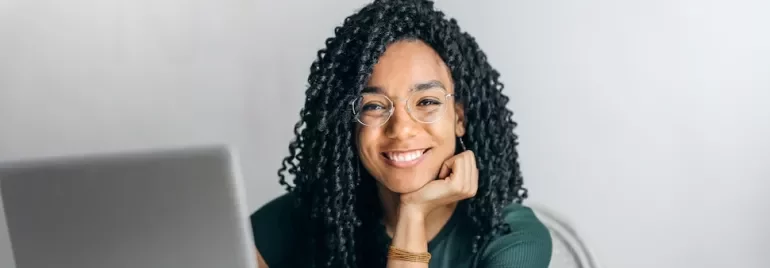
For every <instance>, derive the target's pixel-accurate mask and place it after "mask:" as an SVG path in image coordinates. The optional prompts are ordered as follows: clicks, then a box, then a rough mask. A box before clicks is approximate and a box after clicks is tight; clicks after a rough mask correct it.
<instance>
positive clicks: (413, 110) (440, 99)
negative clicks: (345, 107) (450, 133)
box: [350, 88, 454, 127]
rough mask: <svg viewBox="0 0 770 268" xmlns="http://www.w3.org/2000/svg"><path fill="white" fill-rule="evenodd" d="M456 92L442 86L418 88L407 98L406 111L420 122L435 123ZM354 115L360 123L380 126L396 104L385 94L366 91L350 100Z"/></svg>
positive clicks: (388, 117)
mask: <svg viewBox="0 0 770 268" xmlns="http://www.w3.org/2000/svg"><path fill="white" fill-rule="evenodd" d="M452 97H454V94H449V93H447V92H446V90H444V89H441V88H431V89H424V90H417V91H414V92H412V93H410V94H409V97H407V99H406V111H407V113H409V116H411V117H412V118H413V119H414V120H416V121H417V122H420V123H425V124H431V123H435V122H436V121H438V120H439V119H441V117H442V116H443V115H444V111H445V110H446V106H447V105H446V104H447V102H449V99H450V98H452ZM350 107H351V109H352V110H353V115H354V117H355V119H356V121H358V122H359V123H361V124H362V125H365V126H370V127H379V126H382V125H384V124H385V123H387V122H388V119H390V117H391V116H392V115H393V111H394V110H395V105H394V104H393V101H392V100H391V99H390V98H388V97H387V96H385V95H382V94H378V93H364V94H361V96H359V97H357V98H356V99H354V100H353V101H351V102H350Z"/></svg>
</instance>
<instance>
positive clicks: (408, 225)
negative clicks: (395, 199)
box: [388, 151, 479, 268]
mask: <svg viewBox="0 0 770 268" xmlns="http://www.w3.org/2000/svg"><path fill="white" fill-rule="evenodd" d="M438 177H439V178H441V179H438V180H434V181H431V182H429V183H428V184H426V185H425V186H423V187H422V188H420V189H419V190H417V191H415V192H412V193H408V194H403V195H401V203H400V206H399V208H398V211H399V213H398V222H397V223H396V230H395V232H394V234H393V241H392V244H391V245H392V246H393V247H396V248H399V249H402V250H406V251H408V252H414V253H424V252H428V238H427V236H426V230H425V218H426V217H427V216H428V214H429V213H430V212H431V211H433V210H434V209H436V208H438V207H441V206H445V205H450V204H452V203H455V202H458V201H460V200H464V199H467V198H471V197H473V196H475V195H476V191H477V190H478V180H479V172H478V169H477V168H476V156H475V155H474V154H473V152H471V151H464V152H462V153H460V154H457V155H455V156H453V157H452V158H449V159H447V160H446V161H445V162H444V165H443V166H442V167H441V171H440V172H439V176H438ZM388 267H389V268H408V267H414V268H425V267H428V264H427V263H420V262H406V261H400V260H393V259H389V260H388Z"/></svg>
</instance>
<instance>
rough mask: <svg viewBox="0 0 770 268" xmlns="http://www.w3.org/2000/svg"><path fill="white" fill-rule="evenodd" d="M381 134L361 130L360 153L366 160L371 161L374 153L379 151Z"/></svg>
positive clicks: (359, 137) (358, 138)
mask: <svg viewBox="0 0 770 268" xmlns="http://www.w3.org/2000/svg"><path fill="white" fill-rule="evenodd" d="M379 136H380V135H379V134H378V133H376V132H373V131H367V130H366V129H362V128H361V129H359V130H358V135H357V138H356V139H357V145H358V153H359V155H360V156H361V157H363V158H365V159H367V158H368V159H371V158H372V153H373V152H376V151H377V150H376V149H377V144H378V143H377V140H378V138H379Z"/></svg>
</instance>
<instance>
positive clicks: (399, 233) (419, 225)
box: [388, 211, 428, 268]
mask: <svg viewBox="0 0 770 268" xmlns="http://www.w3.org/2000/svg"><path fill="white" fill-rule="evenodd" d="M399 214H400V215H399V219H398V223H396V229H395V231H394V232H393V241H392V242H391V246H393V247H396V248H399V249H402V250H406V251H409V252H414V253H422V252H428V239H427V237H426V233H425V218H424V217H423V216H421V215H419V214H417V213H409V212H403V211H402V213H399ZM427 267H428V264H427V263H421V262H409V261H401V260H393V259H388V268H427Z"/></svg>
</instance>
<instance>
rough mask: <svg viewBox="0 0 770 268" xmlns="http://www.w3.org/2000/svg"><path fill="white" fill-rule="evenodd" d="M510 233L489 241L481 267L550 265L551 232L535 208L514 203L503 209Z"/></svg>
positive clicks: (512, 267)
mask: <svg viewBox="0 0 770 268" xmlns="http://www.w3.org/2000/svg"><path fill="white" fill-rule="evenodd" d="M503 220H504V221H505V222H506V223H508V224H509V225H510V227H511V232H510V233H507V234H504V235H501V236H499V237H497V238H495V239H494V240H493V241H491V242H490V244H489V246H487V247H486V249H485V250H484V251H483V253H482V256H481V265H480V268H547V267H548V264H549V263H550V262H551V251H552V245H551V235H550V233H549V232H548V229H547V228H546V227H545V225H543V223H542V222H540V220H538V219H537V216H535V213H534V212H533V211H532V209H530V208H528V207H524V206H521V205H519V204H511V205H509V206H508V207H506V208H505V209H504V211H503Z"/></svg>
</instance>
